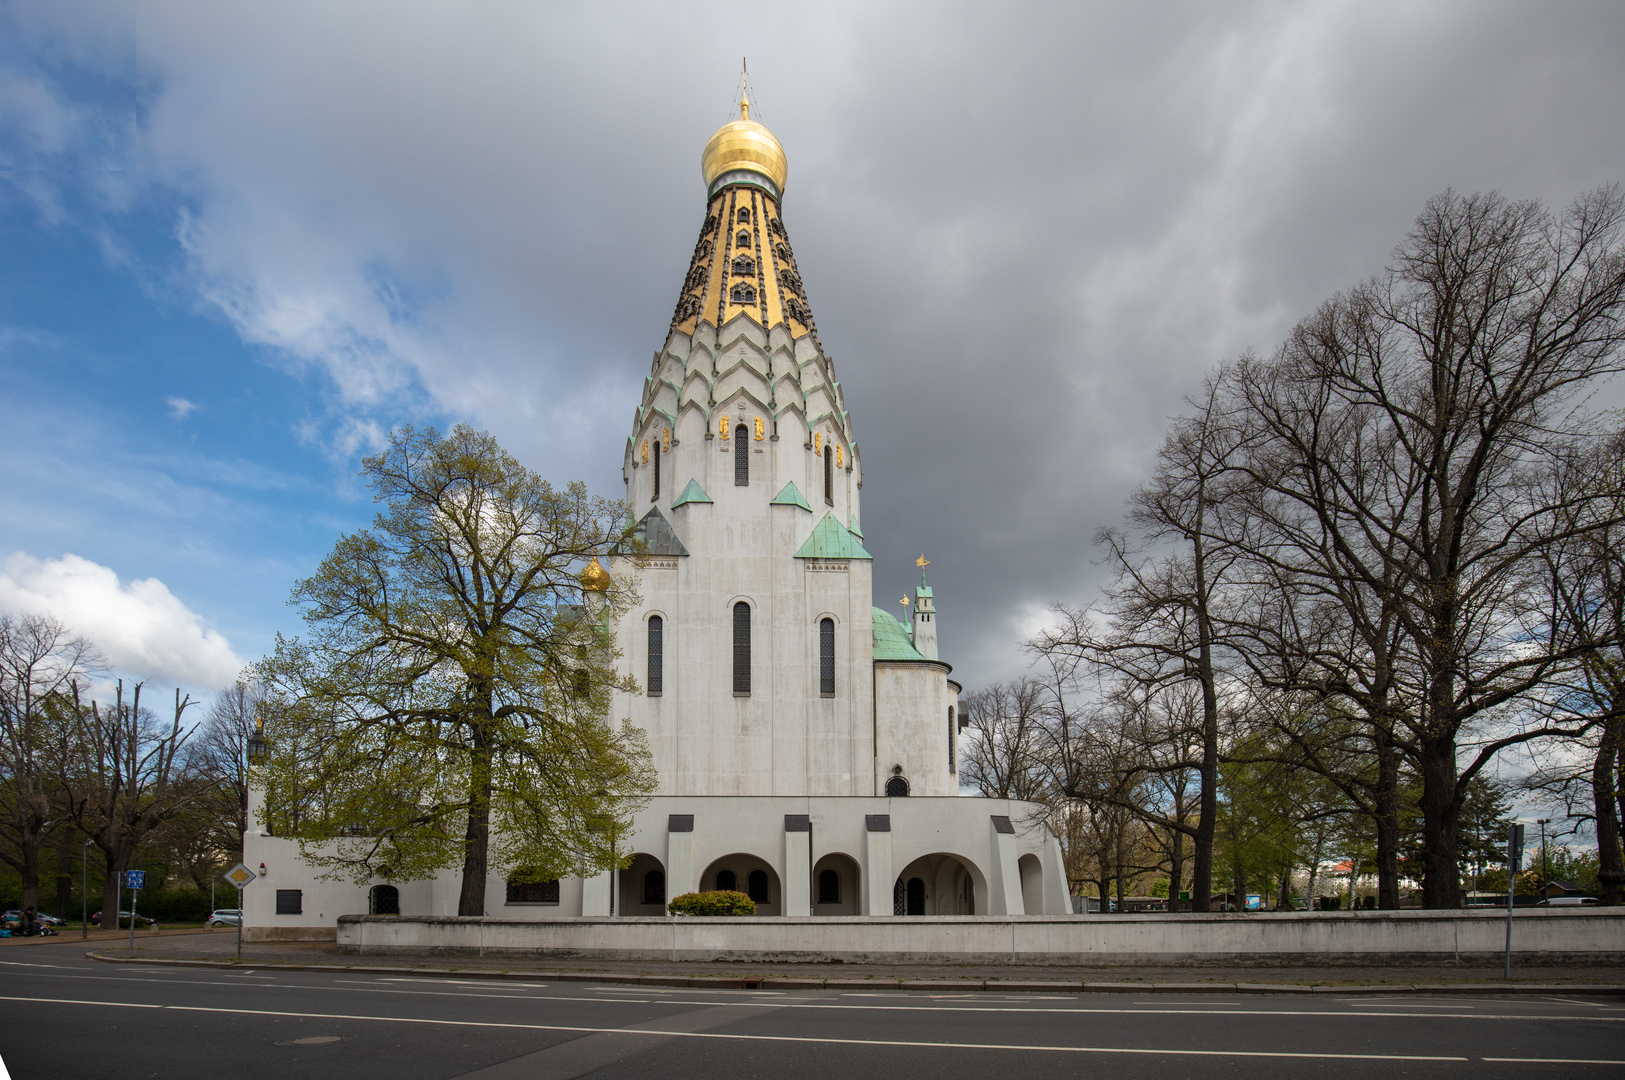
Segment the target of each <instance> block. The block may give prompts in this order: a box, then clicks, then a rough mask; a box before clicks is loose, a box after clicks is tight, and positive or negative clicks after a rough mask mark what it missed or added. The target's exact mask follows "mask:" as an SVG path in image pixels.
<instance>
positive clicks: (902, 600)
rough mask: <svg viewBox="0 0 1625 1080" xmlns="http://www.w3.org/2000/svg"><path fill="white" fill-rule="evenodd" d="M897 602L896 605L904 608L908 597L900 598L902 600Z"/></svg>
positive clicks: (906, 605)
mask: <svg viewBox="0 0 1625 1080" xmlns="http://www.w3.org/2000/svg"><path fill="white" fill-rule="evenodd" d="M897 602H898V603H899V604H902V605H903V606H904V607H908V597H906V596H905V597H903V598H902V599H901V600H899V601H897Z"/></svg>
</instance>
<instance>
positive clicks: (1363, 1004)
mask: <svg viewBox="0 0 1625 1080" xmlns="http://www.w3.org/2000/svg"><path fill="white" fill-rule="evenodd" d="M1344 1004H1346V1005H1348V1006H1349V1007H1350V1008H1354V1009H1470V1008H1472V1006H1471V1005H1417V1004H1413V1003H1406V1004H1404V1005H1396V1004H1395V1003H1394V1002H1392V1001H1348V1002H1344Z"/></svg>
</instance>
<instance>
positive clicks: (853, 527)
mask: <svg viewBox="0 0 1625 1080" xmlns="http://www.w3.org/2000/svg"><path fill="white" fill-rule="evenodd" d="M846 531H847V532H849V533H851V534H852V535H853V536H855V537H857V538H858V539H859V540H862V539H863V530H862V529H861V528H859V527H858V515H856V514H853V515H852V524H850V525H848V526H847V527H846Z"/></svg>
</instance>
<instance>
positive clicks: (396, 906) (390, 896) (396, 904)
mask: <svg viewBox="0 0 1625 1080" xmlns="http://www.w3.org/2000/svg"><path fill="white" fill-rule="evenodd" d="M400 913H401V891H400V890H399V889H397V888H396V887H395V886H393V885H374V886H373V887H372V890H371V891H370V892H368V893H367V914H368V915H399V914H400Z"/></svg>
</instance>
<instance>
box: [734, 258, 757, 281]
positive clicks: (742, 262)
mask: <svg viewBox="0 0 1625 1080" xmlns="http://www.w3.org/2000/svg"><path fill="white" fill-rule="evenodd" d="M729 269H730V270H732V271H733V272H734V273H735V274H736V275H738V276H739V277H755V276H756V260H755V259H753V258H751V257H750V256H749V255H735V256H734V261H733V263H732V264H731V265H730V266H729Z"/></svg>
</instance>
